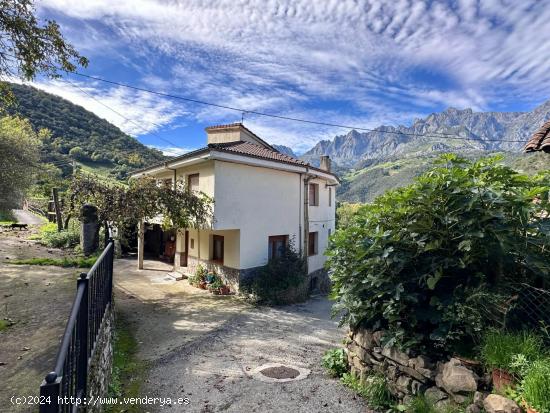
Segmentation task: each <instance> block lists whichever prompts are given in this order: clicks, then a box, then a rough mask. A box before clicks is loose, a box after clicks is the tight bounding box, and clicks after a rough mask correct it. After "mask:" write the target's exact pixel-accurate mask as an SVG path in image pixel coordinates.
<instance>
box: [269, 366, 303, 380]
mask: <svg viewBox="0 0 550 413" xmlns="http://www.w3.org/2000/svg"><path fill="white" fill-rule="evenodd" d="M260 373H262V374H263V375H264V376H266V377H271V378H272V379H295V378H296V377H298V376H299V375H300V372H299V371H298V370H296V369H293V368H290V367H286V366H279V367H268V368H267V369H263V370H260Z"/></svg>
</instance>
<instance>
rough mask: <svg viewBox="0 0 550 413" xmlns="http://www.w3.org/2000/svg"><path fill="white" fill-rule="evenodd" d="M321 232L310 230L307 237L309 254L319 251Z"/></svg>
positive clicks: (312, 254)
mask: <svg viewBox="0 0 550 413" xmlns="http://www.w3.org/2000/svg"><path fill="white" fill-rule="evenodd" d="M318 246H319V232H317V231H314V232H310V233H309V234H308V237H307V256H308V257H312V256H314V255H317V254H318V253H319V251H318Z"/></svg>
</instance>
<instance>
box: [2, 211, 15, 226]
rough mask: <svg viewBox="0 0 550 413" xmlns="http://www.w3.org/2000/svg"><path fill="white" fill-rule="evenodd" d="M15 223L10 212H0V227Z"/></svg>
mask: <svg viewBox="0 0 550 413" xmlns="http://www.w3.org/2000/svg"><path fill="white" fill-rule="evenodd" d="M15 222H16V219H15V217H14V216H13V213H12V212H11V211H0V227H3V226H6V225H11V224H13V223H15Z"/></svg>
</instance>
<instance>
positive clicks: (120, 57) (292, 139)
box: [34, 0, 550, 154]
mask: <svg viewBox="0 0 550 413" xmlns="http://www.w3.org/2000/svg"><path fill="white" fill-rule="evenodd" d="M36 5H37V8H38V13H39V16H40V17H42V18H50V19H55V20H57V21H58V23H59V24H60V25H61V27H62V30H63V32H64V34H65V36H66V37H67V39H68V40H69V41H70V42H72V43H73V44H74V46H76V48H77V49H78V50H79V51H80V52H81V53H82V54H84V55H85V56H87V57H88V58H89V60H90V65H89V67H88V68H87V69H85V70H83V73H86V74H89V75H93V76H94V75H95V76H100V77H103V78H107V79H110V80H114V81H118V82H122V83H127V84H131V85H135V86H139V87H144V88H149V89H154V90H158V91H161V92H165V93H170V94H176V95H181V96H186V97H189V98H193V99H200V100H205V101H211V102H215V103H218V104H222V105H228V106H233V107H240V108H245V109H249V110H256V111H263V112H269V113H274V114H278V115H286V116H291V117H299V118H306V119H313V120H321V121H326V122H332V123H343V124H351V125H357V126H361V127H367V128H368V127H376V126H379V125H381V124H394V125H395V124H410V123H411V122H412V121H413V120H414V119H415V118H418V117H423V116H425V115H427V114H429V113H432V112H438V111H441V110H444V109H446V108H448V107H451V106H452V107H457V108H467V107H471V108H473V109H474V110H483V111H486V110H494V111H509V110H514V111H515V110H517V111H523V110H531V109H533V108H534V107H535V106H537V105H538V104H540V103H542V102H544V101H545V100H547V99H549V98H550V59H549V58H548V56H550V25H549V24H548V22H549V21H550V0H539V1H529V0H523V1H512V0H481V1H475V0H454V1H448V2H446V1H407V0H393V1H359V0H324V1H321V0H315V1H313V0H228V1H225V0H211V1H206V0H202V1H201V0H195V1H191V0H189V1H181V0H180V1H161V0H133V1H130V0H128V1H123V0H117V1H111V0H86V1H75V0H42V1H41V0H37V2H36ZM69 80H70V82H71V83H70V84H69V83H66V82H63V81H61V80H55V81H52V80H46V79H37V80H36V81H35V82H34V83H35V84H36V86H38V87H40V88H42V89H44V90H46V91H49V92H52V93H55V94H58V95H61V96H63V97H65V98H67V99H69V100H71V101H73V102H75V103H77V104H80V105H82V106H84V107H85V108H87V109H89V110H91V111H93V112H95V113H96V114H98V115H99V116H101V117H103V118H106V119H107V120H109V121H110V122H112V123H114V124H116V125H117V126H119V127H120V128H121V129H123V130H124V131H125V132H127V133H129V134H131V135H132V136H135V137H136V138H138V139H139V140H140V141H141V142H143V143H145V144H147V145H151V146H155V147H157V148H160V149H162V150H164V151H165V152H166V153H167V154H176V153H179V152H182V151H185V150H190V149H193V148H197V147H200V146H202V145H204V143H205V135H204V131H203V130H204V127H205V126H208V125H212V124H219V123H227V122H234V121H238V120H240V118H241V114H240V113H235V112H232V111H228V110H222V109H218V108H213V107H207V106H201V105H196V104H190V103H187V102H183V101H178V100H173V99H169V98H164V97H159V96H154V95H150V94H147V93H143V92H138V91H133V90H129V89H125V88H122V87H118V86H113V85H106V84H102V83H100V82H96V81H92V80H88V79H84V78H79V77H76V76H70V77H69ZM100 102H101V103H100ZM108 107H109V108H112V109H114V110H115V111H116V112H119V113H120V114H122V115H123V116H124V117H121V116H119V115H118V114H116V113H115V112H113V111H111V110H110V109H109V108H108ZM245 124H246V125H247V126H248V127H249V128H250V129H252V130H254V131H255V132H256V133H258V134H259V135H260V136H262V137H263V138H264V139H266V140H267V141H268V142H270V143H274V144H283V145H287V146H290V147H292V148H293V149H295V150H296V151H298V152H303V151H305V150H307V149H308V148H310V147H311V146H313V145H314V144H315V143H316V142H317V141H318V140H320V139H327V138H332V137H334V136H335V135H337V134H343V133H346V132H347V131H346V130H345V129H338V128H332V127H320V126H314V125H306V124H300V123H292V122H286V121H278V120H274V119H270V118H262V117H258V116H251V115H247V116H245Z"/></svg>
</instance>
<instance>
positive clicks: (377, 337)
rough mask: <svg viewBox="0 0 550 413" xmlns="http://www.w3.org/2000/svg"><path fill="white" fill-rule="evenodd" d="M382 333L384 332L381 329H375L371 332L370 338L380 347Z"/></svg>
mask: <svg viewBox="0 0 550 413" xmlns="http://www.w3.org/2000/svg"><path fill="white" fill-rule="evenodd" d="M383 335H384V332H382V331H380V330H379V331H375V332H374V333H372V339H373V340H374V344H375V345H376V346H377V347H380V343H381V342H382V336H383Z"/></svg>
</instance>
